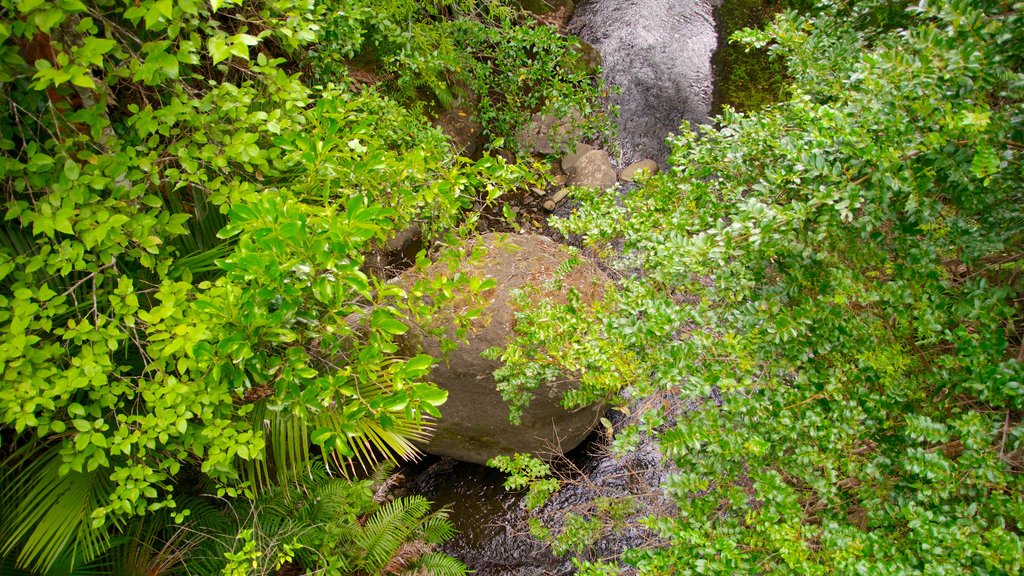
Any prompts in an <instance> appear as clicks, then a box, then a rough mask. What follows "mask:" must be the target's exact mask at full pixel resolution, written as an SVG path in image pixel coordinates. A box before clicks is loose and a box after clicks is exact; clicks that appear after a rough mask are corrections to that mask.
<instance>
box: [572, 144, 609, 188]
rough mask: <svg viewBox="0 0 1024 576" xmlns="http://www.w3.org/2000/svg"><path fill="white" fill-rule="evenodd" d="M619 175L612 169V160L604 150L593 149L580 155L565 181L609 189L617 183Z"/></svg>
mask: <svg viewBox="0 0 1024 576" xmlns="http://www.w3.org/2000/svg"><path fill="white" fill-rule="evenodd" d="M617 181H618V177H617V176H616V175H615V170H613V169H612V161H611V159H610V158H608V153H607V152H605V151H604V150H591V151H590V152H587V153H586V154H584V155H583V156H581V157H580V159H579V161H577V162H576V165H575V166H573V167H572V170H570V171H569V178H568V179H567V180H566V181H565V183H566V184H568V185H569V186H580V187H583V188H600V189H602V190H607V189H608V188H611V187H612V186H614V185H615V183H616V182H617Z"/></svg>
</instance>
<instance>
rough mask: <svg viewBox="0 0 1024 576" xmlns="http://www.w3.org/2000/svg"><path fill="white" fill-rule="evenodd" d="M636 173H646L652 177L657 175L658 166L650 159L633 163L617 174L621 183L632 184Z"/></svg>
mask: <svg viewBox="0 0 1024 576" xmlns="http://www.w3.org/2000/svg"><path fill="white" fill-rule="evenodd" d="M638 172H647V174H648V175H649V176H653V175H655V174H657V173H658V164H657V163H655V162H654V160H651V159H646V160H639V161H637V162H633V163H632V164H630V165H629V166H626V167H625V168H623V169H622V172H619V180H622V181H623V182H632V181H633V180H634V179H635V178H636V176H637V173H638Z"/></svg>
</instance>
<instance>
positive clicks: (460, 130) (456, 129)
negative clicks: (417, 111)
mask: <svg viewBox="0 0 1024 576" xmlns="http://www.w3.org/2000/svg"><path fill="white" fill-rule="evenodd" d="M477 108H478V99H477V97H476V95H474V94H473V93H472V92H470V91H469V90H468V89H466V92H465V95H464V96H461V97H459V99H458V100H457V101H456V102H455V104H454V105H452V107H451V108H449V109H447V110H444V111H442V112H441V114H440V115H438V117H437V119H436V120H435V123H436V124H437V125H438V126H439V127H440V128H441V130H442V131H443V132H444V133H445V135H446V136H448V138H449V139H450V140H451V142H452V145H453V146H454V147H455V152H456V153H458V154H460V155H462V156H465V157H467V158H471V159H477V158H479V157H480V153H481V152H483V149H484V143H485V142H486V140H487V138H486V136H485V135H484V127H483V125H482V124H480V123H479V122H477V121H476V113H477Z"/></svg>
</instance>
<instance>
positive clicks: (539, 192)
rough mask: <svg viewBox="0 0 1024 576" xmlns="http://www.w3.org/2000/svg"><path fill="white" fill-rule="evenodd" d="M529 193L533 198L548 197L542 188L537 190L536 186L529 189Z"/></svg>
mask: <svg viewBox="0 0 1024 576" xmlns="http://www.w3.org/2000/svg"><path fill="white" fill-rule="evenodd" d="M530 191H531V192H533V194H534V195H535V196H547V195H548V193H547V192H545V191H544V189H543V188H538V187H537V186H534V187H533V188H530Z"/></svg>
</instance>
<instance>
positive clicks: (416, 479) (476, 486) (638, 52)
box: [405, 0, 720, 576]
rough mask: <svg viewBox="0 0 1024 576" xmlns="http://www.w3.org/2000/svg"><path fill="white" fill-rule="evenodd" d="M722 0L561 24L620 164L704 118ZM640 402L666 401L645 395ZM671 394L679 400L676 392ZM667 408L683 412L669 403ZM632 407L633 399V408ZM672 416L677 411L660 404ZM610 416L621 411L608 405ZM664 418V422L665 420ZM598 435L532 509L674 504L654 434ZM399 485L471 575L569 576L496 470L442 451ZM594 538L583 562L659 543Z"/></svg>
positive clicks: (588, 13)
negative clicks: (592, 64) (439, 526)
mask: <svg viewBox="0 0 1024 576" xmlns="http://www.w3.org/2000/svg"><path fill="white" fill-rule="evenodd" d="M719 1H720V0H584V1H583V2H582V3H581V4H580V5H579V6H578V7H577V8H576V10H575V12H574V14H573V17H572V20H571V21H570V22H569V29H570V31H571V32H572V33H574V34H576V35H577V36H579V37H580V38H582V39H583V40H584V41H586V42H588V43H589V44H591V45H592V46H593V47H594V48H596V49H597V50H598V51H599V52H600V54H601V57H602V61H603V68H604V80H605V83H606V85H607V86H609V87H618V91H617V93H615V91H613V93H612V95H611V96H610V97H609V100H610V101H609V104H610V105H612V106H616V107H618V109H619V117H618V129H619V148H620V151H619V156H618V158H617V163H618V164H619V165H620V166H625V165H627V164H629V163H631V162H634V161H636V160H641V159H644V158H650V159H653V160H655V161H656V162H657V163H658V164H659V165H661V166H664V165H665V160H666V158H667V157H668V154H669V147H668V145H667V144H666V143H665V139H666V137H667V136H668V135H669V134H671V133H673V132H677V131H678V130H679V129H680V126H681V125H683V123H684V122H688V123H689V124H690V125H697V124H704V123H707V122H708V117H709V115H710V113H711V106H712V101H713V96H714V82H713V70H712V62H711V58H712V56H713V54H714V51H715V49H716V46H717V44H718V38H717V34H716V30H715V20H714V11H715V8H716V7H717V4H718V2H719ZM645 402H657V403H660V404H671V403H672V402H674V401H673V399H671V398H668V397H654V398H650V399H647V400H646V401H645ZM675 402H678V400H675ZM674 408H676V409H677V410H678V409H682V407H679V406H675V407H674ZM640 409H641V407H634V410H632V411H631V412H632V413H634V414H635V413H638V412H640V411H641V410H640ZM670 412H674V413H678V412H677V411H670ZM610 417H611V418H612V420H613V422H615V423H616V425H618V424H620V423H621V421H622V419H623V418H625V416H624V415H622V414H619V413H617V412H613V413H612V414H611V415H610ZM670 424H671V422H667V423H666V425H670ZM604 446H605V442H603V439H602V438H601V433H600V432H595V433H593V434H592V435H591V437H590V439H588V440H587V441H585V442H584V443H583V445H581V446H580V447H579V448H577V449H576V450H574V451H573V452H572V453H570V454H569V455H567V458H566V459H565V461H564V462H561V463H560V465H559V466H558V468H559V469H560V470H561V472H562V473H563V474H565V475H566V477H568V478H572V479H575V481H574V482H571V483H570V484H568V485H566V486H565V487H564V488H563V489H562V490H560V491H559V492H558V493H556V494H555V496H554V497H553V498H552V499H551V501H550V502H549V504H548V506H546V507H545V511H544V512H542V513H541V518H542V519H543V520H544V521H545V522H546V523H548V524H549V525H552V526H556V527H557V526H558V525H559V523H560V521H561V519H562V518H561V517H560V515H562V516H564V513H565V512H566V511H570V510H571V511H576V512H579V513H581V514H584V515H598V514H600V513H601V512H600V510H599V504H597V503H598V502H600V501H601V498H603V497H611V498H622V497H624V496H625V497H627V498H628V499H629V502H632V503H633V506H634V508H632V509H628V510H625V511H619V512H620V513H621V514H625V515H626V517H628V518H629V519H630V520H635V519H637V518H640V517H642V516H644V515H647V514H651V513H656V512H658V511H659V510H662V511H665V512H669V511H670V510H667V509H665V508H666V507H670V506H672V505H671V503H670V502H668V501H667V500H665V499H664V498H663V497H662V496H661V495H660V492H659V491H658V490H657V487H658V485H659V484H660V482H661V480H662V479H663V478H664V475H665V474H666V473H667V472H669V470H667V469H665V468H663V466H664V464H663V463H662V458H661V456H660V454H659V453H658V450H657V447H656V445H655V444H654V443H653V441H647V442H646V443H642V444H641V445H640V446H639V447H637V449H636V450H634V451H632V452H630V453H629V454H627V455H625V456H622V457H615V456H613V455H612V454H610V452H609V451H608V450H607V449H606V448H605V447H604ZM405 476H406V477H407V478H408V481H407V484H406V486H405V489H406V490H408V491H410V492H415V493H419V494H423V495H424V496H426V497H427V498H429V499H431V500H433V501H434V502H435V503H436V504H437V505H438V506H447V507H448V508H449V509H450V510H451V514H450V517H451V519H452V521H453V523H454V524H455V528H456V529H457V530H458V531H459V534H457V535H456V536H455V537H454V538H453V539H452V540H450V541H449V542H448V543H446V544H445V546H444V547H443V550H444V552H446V553H448V554H450V555H452V556H455V557H456V558H459V559H460V560H462V561H463V562H465V563H466V564H467V566H468V567H469V568H470V569H471V570H475V571H476V574H477V575H478V576H556V575H557V576H561V575H569V574H574V573H575V569H574V567H573V565H572V563H571V562H570V561H569V560H568V559H567V558H571V557H572V556H573V554H568V555H567V557H566V558H562V557H557V556H555V555H554V554H552V552H551V550H550V548H549V547H547V546H545V545H543V544H541V543H540V542H538V541H537V540H536V539H534V538H533V537H532V536H530V535H529V534H528V533H527V528H526V519H527V512H526V509H525V505H524V503H523V497H522V494H513V493H509V492H507V491H505V489H504V488H503V487H502V482H503V481H504V476H503V474H501V473H499V472H497V471H495V470H491V469H488V468H484V467H481V466H477V465H473V464H466V463H462V462H455V461H452V460H450V459H436V458H435V459H430V460H428V461H426V462H424V463H422V464H420V465H418V466H416V467H412V468H409V469H407V470H406V471H405ZM621 526H622V528H621V529H618V530H613V531H608V532H606V533H602V534H600V535H598V536H597V537H596V538H595V539H594V541H592V542H590V543H588V544H587V545H586V547H585V549H584V550H583V551H577V552H574V554H575V555H578V556H581V557H583V558H585V559H593V560H597V559H602V558H614V557H616V556H618V555H619V554H621V553H622V552H623V551H624V550H625V549H627V548H630V547H643V546H646V545H657V538H656V537H655V536H654V535H653V534H650V533H648V532H646V531H645V530H644V529H642V528H640V527H639V525H638V523H637V522H625V523H623V524H622V525H621Z"/></svg>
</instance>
